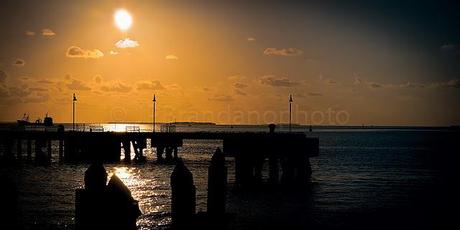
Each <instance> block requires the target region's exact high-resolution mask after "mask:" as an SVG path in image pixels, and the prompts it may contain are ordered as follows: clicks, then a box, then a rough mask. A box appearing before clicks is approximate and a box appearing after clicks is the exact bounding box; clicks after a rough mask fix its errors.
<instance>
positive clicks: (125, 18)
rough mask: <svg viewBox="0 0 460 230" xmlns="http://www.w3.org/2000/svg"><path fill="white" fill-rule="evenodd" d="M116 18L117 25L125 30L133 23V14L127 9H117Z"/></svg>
mask: <svg viewBox="0 0 460 230" xmlns="http://www.w3.org/2000/svg"><path fill="white" fill-rule="evenodd" d="M114 19H115V25H117V27H118V28H119V29H120V30H123V31H126V30H128V29H129V27H131V24H132V23H133V19H132V18H131V15H130V14H129V12H128V11H127V10H125V9H119V10H117V11H115V15H114Z"/></svg>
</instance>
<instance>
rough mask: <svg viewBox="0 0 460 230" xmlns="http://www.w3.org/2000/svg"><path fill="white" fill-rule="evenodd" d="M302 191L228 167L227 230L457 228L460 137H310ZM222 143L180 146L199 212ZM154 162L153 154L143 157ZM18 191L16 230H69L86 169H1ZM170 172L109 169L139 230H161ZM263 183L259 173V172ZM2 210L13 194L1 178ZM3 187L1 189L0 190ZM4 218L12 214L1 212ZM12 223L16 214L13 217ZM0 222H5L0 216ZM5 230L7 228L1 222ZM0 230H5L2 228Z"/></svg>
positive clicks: (145, 167)
mask: <svg viewBox="0 0 460 230" xmlns="http://www.w3.org/2000/svg"><path fill="white" fill-rule="evenodd" d="M314 134H315V135H317V136H319V137H320V141H321V142H320V146H321V154H320V155H319V157H318V158H313V159H312V167H313V176H312V180H311V183H310V184H309V185H310V186H308V187H305V188H295V189H288V188H285V187H276V188H271V187H266V186H256V188H253V189H248V190H245V191H242V190H240V189H236V188H235V186H234V185H233V182H234V175H233V174H232V173H233V169H232V167H234V165H233V162H231V161H230V162H227V164H228V167H229V182H230V184H229V191H228V198H227V212H228V213H230V215H231V216H232V218H233V221H231V222H230V224H229V225H228V226H227V227H228V228H230V229H280V228H284V229H456V227H458V226H457V225H458V223H457V220H458V219H459V218H458V217H459V216H458V215H459V214H458V211H456V207H459V206H458V204H459V203H458V200H459V198H458V196H459V195H458V194H460V192H459V190H458V188H456V185H457V184H458V181H459V177H458V176H459V173H458V169H459V168H458V163H459V156H458V153H459V151H458V147H457V143H456V142H457V140H458V137H459V135H458V133H456V132H450V131H426V132H422V131H385V132H383V131H374V132H368V131H367V132H359V131H347V132H343V131H342V132H318V133H314ZM221 145H222V143H220V142H189V143H184V147H183V149H181V151H182V152H183V155H182V157H183V158H184V161H185V164H186V165H187V166H188V167H189V168H190V171H191V172H192V173H193V176H194V181H195V185H196V187H197V211H198V212H204V211H206V190H207V187H206V185H207V167H208V165H209V159H210V153H212V152H213V150H214V149H215V147H216V146H217V147H218V146H221ZM147 156H148V157H151V158H153V157H154V156H153V155H148V154H147ZM1 167H2V168H1V171H0V172H1V174H2V178H5V177H7V178H10V181H12V182H14V185H16V187H17V190H18V192H19V193H18V215H16V218H17V222H18V225H19V226H18V227H17V228H16V229H73V219H72V218H73V217H74V215H75V214H74V207H75V206H74V205H75V204H74V200H75V189H76V188H80V187H82V185H83V173H84V171H85V170H86V168H87V167H88V165H66V164H64V165H59V164H52V165H51V166H47V167H36V166H34V165H33V163H21V164H19V165H11V164H8V165H4V164H3V165H2V166H1ZM172 168H173V166H171V165H169V166H168V165H155V164H152V163H149V164H141V165H135V164H134V165H133V164H129V165H120V164H118V165H108V166H107V170H108V171H109V173H116V174H117V175H121V176H120V179H121V180H123V182H124V183H125V184H127V186H128V188H129V189H130V190H131V191H132V193H133V197H134V198H135V199H137V200H139V205H140V208H141V210H142V212H143V215H142V216H140V218H139V219H138V222H137V225H138V227H139V229H158V228H168V226H169V223H170V206H169V205H170V187H169V176H170V173H171V172H172ZM264 177H265V178H266V175H264ZM2 181H3V184H2V189H1V192H2V194H1V198H2V204H3V205H2V208H3V207H5V206H6V205H5V204H7V203H8V202H11V201H13V199H10V198H11V197H13V196H12V195H7V194H5V193H6V191H7V189H5V188H6V187H8V185H7V183H6V179H2ZM4 186H5V187H4ZM7 214H12V213H11V212H8V213H7ZM11 216H14V215H11ZM2 218H3V219H2V223H6V220H11V217H8V216H7V215H6V214H5V213H2ZM4 227H6V226H5V225H4ZM4 227H2V229H8V228H4Z"/></svg>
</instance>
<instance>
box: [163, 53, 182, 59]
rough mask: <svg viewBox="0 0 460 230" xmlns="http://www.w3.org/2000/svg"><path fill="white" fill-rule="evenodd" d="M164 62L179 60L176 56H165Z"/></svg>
mask: <svg viewBox="0 0 460 230" xmlns="http://www.w3.org/2000/svg"><path fill="white" fill-rule="evenodd" d="M165 59H166V60H178V59H179V58H178V57H177V56H176V55H172V54H170V55H166V57H165Z"/></svg>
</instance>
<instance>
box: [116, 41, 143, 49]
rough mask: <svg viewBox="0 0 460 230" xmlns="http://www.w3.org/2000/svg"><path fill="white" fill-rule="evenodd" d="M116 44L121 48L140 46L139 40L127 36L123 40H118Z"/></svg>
mask: <svg viewBox="0 0 460 230" xmlns="http://www.w3.org/2000/svg"><path fill="white" fill-rule="evenodd" d="M115 46H116V47H117V48H120V49H126V48H135V47H138V46H139V42H138V41H135V40H131V39H130V38H125V39H123V40H119V41H117V42H116V43H115Z"/></svg>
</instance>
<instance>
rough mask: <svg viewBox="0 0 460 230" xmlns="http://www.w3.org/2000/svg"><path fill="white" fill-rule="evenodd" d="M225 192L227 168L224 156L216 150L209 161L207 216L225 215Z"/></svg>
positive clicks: (218, 149)
mask: <svg viewBox="0 0 460 230" xmlns="http://www.w3.org/2000/svg"><path fill="white" fill-rule="evenodd" d="M226 190H227V167H225V156H224V154H223V153H222V151H221V150H220V148H217V149H216V152H214V155H213V156H212V159H211V164H210V165H209V170H208V204H207V206H208V214H209V215H211V216H223V215H224V214H225V200H226Z"/></svg>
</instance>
